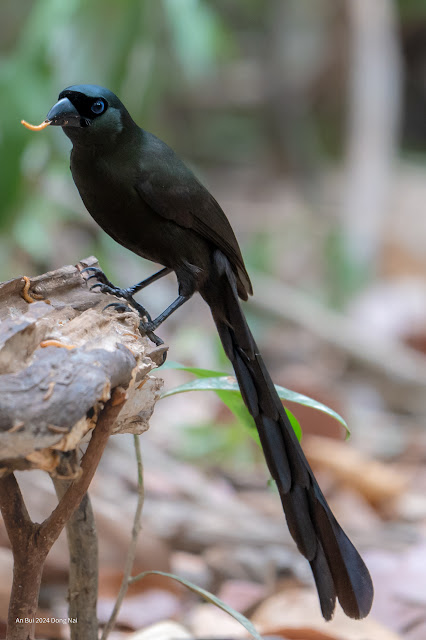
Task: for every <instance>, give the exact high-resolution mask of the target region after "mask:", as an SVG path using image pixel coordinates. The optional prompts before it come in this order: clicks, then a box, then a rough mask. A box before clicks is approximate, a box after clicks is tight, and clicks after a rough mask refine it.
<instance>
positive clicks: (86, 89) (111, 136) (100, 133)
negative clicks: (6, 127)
mask: <svg viewBox="0 0 426 640" xmlns="http://www.w3.org/2000/svg"><path fill="white" fill-rule="evenodd" d="M24 124H26V123H24ZM130 124H134V123H133V120H132V118H131V117H130V115H129V113H128V111H127V109H126V108H125V106H124V105H123V103H122V102H121V101H120V100H119V99H118V98H117V96H116V95H115V94H114V93H112V91H109V90H108V89H104V88H103V87H98V86H97V85H94V84H81V85H73V86H71V87H67V88H66V89H64V90H63V91H61V93H60V94H59V97H58V102H57V103H56V104H55V105H53V107H52V108H51V109H50V111H49V113H48V114H47V116H46V120H45V121H44V123H43V124H42V125H39V127H33V128H44V127H45V126H47V125H51V126H59V127H62V129H63V131H64V133H66V135H67V136H68V137H69V138H71V140H72V141H73V142H79V143H83V144H84V142H86V141H87V143H88V144H93V143H96V142H104V143H105V142H113V141H114V140H115V139H116V137H117V136H118V135H119V134H120V133H121V132H122V131H123V129H124V128H125V127H126V125H130Z"/></svg>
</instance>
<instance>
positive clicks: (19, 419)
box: [0, 257, 165, 477]
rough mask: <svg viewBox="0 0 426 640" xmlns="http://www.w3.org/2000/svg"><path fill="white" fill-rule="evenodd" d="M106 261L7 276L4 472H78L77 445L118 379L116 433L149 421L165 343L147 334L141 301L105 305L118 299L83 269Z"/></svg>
mask: <svg viewBox="0 0 426 640" xmlns="http://www.w3.org/2000/svg"><path fill="white" fill-rule="evenodd" d="M97 264H98V263H97V260H96V258H94V257H91V258H88V259H86V260H82V261H81V262H79V263H78V264H77V265H76V266H75V267H73V266H65V267H62V268H60V269H58V270H56V271H51V272H49V273H46V274H44V275H41V276H37V277H35V278H32V279H31V281H29V280H28V278H25V277H23V278H15V279H13V280H10V281H8V282H5V283H2V284H0V476H1V475H4V474H5V473H9V472H10V471H13V470H16V469H30V468H41V469H44V470H46V471H49V472H50V473H52V474H56V475H61V476H63V475H66V476H68V477H73V476H75V475H76V474H78V463H77V462H76V459H73V456H72V455H71V453H70V452H72V451H75V449H77V448H78V446H79V444H80V443H81V441H82V440H83V439H84V438H85V437H86V436H87V434H89V433H90V432H91V431H92V429H93V428H94V426H95V425H96V421H97V418H98V416H99V413H100V411H101V409H102V407H103V406H104V404H105V402H106V401H107V400H108V399H109V398H110V396H111V392H112V390H113V389H114V388H116V387H122V388H124V389H125V390H126V402H125V403H124V404H123V408H122V409H121V411H120V414H119V415H118V418H117V420H116V423H115V426H114V433H123V432H130V433H142V432H143V431H145V430H146V429H147V428H148V420H149V418H150V416H151V414H152V411H153V408H154V404H155V402H156V400H157V399H158V397H159V392H160V389H161V385H162V382H161V380H159V379H158V378H154V377H152V376H149V373H150V371H151V370H152V369H153V368H155V367H156V366H157V365H158V364H161V363H162V361H163V358H164V353H165V347H153V346H152V345H151V343H150V342H149V341H148V340H147V339H145V338H142V337H141V335H140V333H139V331H138V326H139V318H138V316H137V314H136V313H134V312H133V311H129V312H125V313H118V312H117V311H115V310H111V311H109V310H107V311H104V310H103V309H104V307H105V305H106V304H108V303H109V302H111V301H112V300H114V299H112V298H111V296H108V295H105V294H102V293H95V292H93V291H90V289H89V287H88V286H87V283H86V279H87V277H88V274H87V273H84V274H81V273H80V272H81V270H82V269H84V267H86V266H97ZM30 300H34V302H30Z"/></svg>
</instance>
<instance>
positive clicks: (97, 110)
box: [90, 100, 105, 116]
mask: <svg viewBox="0 0 426 640" xmlns="http://www.w3.org/2000/svg"><path fill="white" fill-rule="evenodd" d="M90 109H91V111H92V112H93V113H94V114H95V115H97V116H99V115H100V114H101V113H103V112H104V111H105V102H104V101H103V100H95V102H94V103H93V104H92V106H91V107H90Z"/></svg>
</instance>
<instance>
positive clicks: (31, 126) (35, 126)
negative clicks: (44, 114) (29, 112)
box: [21, 120, 50, 131]
mask: <svg viewBox="0 0 426 640" xmlns="http://www.w3.org/2000/svg"><path fill="white" fill-rule="evenodd" d="M21 124H23V125H24V127H25V128H26V129H29V130H30V131H41V130H42V129H45V128H46V127H48V126H49V124H50V120H45V121H44V122H42V123H41V124H30V123H29V122H26V121H25V120H21Z"/></svg>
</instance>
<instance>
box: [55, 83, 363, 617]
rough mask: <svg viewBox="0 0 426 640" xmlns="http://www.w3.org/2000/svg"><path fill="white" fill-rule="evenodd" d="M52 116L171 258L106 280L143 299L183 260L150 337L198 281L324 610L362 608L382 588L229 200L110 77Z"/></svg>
mask: <svg viewBox="0 0 426 640" xmlns="http://www.w3.org/2000/svg"><path fill="white" fill-rule="evenodd" d="M47 123H49V124H50V125H57V126H60V127H62V129H63V131H64V133H65V134H66V135H67V136H68V137H69V138H70V140H71V142H72V144H73V148H72V151H71V172H72V175H73V178H74V182H75V184H76V186H77V189H78V191H79V192H80V196H81V198H82V200H83V202H84V204H85V206H86V208H87V210H88V211H89V213H90V215H91V216H92V217H93V218H94V219H95V220H96V222H97V223H98V224H99V225H100V226H101V227H102V229H104V231H106V233H108V234H109V235H110V236H111V237H112V238H114V240H116V241H117V242H119V243H120V244H121V245H123V246H124V247H126V248H127V249H130V250H131V251H133V252H134V253H136V254H138V255H139V256H142V257H143V258H146V259H148V260H152V261H153V262H156V263H159V264H161V265H163V266H164V268H163V269H162V270H161V271H160V272H158V273H157V274H155V275H154V276H152V277H151V278H148V279H147V280H146V281H143V282H141V283H138V284H137V285H135V286H134V287H130V288H129V289H125V290H120V289H118V288H115V287H114V286H113V285H112V284H111V283H110V282H109V281H108V280H107V279H106V278H103V277H102V274H97V275H98V277H99V279H100V283H99V284H100V286H101V288H102V290H104V291H109V292H111V293H113V294H115V295H118V296H121V297H126V298H127V300H128V301H129V303H130V304H132V305H133V306H136V308H138V305H137V303H134V301H133V298H132V295H133V293H135V292H136V291H138V290H140V289H142V288H143V287H144V286H146V285H147V284H150V283H151V282H153V281H154V280H156V279H158V278H159V277H161V276H163V275H165V274H166V273H169V272H170V271H174V272H175V274H176V276H177V280H178V284H179V296H178V297H177V299H176V300H175V301H174V303H172V304H171V305H170V307H168V309H166V311H164V312H163V313H162V314H161V315H160V316H158V318H156V319H154V320H152V319H151V318H150V316H149V315H148V316H147V317H148V322H146V321H142V323H141V326H142V329H143V330H144V331H145V332H146V333H148V335H150V336H151V337H153V339H155V335H154V334H153V333H152V332H153V331H155V329H156V328H157V327H158V326H159V325H160V324H161V322H163V321H164V320H165V319H166V318H167V317H168V316H169V315H170V313H172V312H173V311H174V310H175V309H177V308H178V307H179V306H180V305H181V304H183V303H184V302H186V301H187V300H188V299H189V298H190V297H191V296H192V294H193V293H195V292H196V291H198V293H200V294H201V296H202V297H203V298H204V300H205V301H206V302H207V304H208V305H209V307H210V310H211V313H212V316H213V320H214V322H215V324H216V327H217V331H218V333H219V336H220V339H221V341H222V344H223V347H224V349H225V352H226V355H227V356H228V358H229V359H230V361H231V363H232V366H233V368H234V371H235V375H236V378H237V380H238V384H239V386H240V389H241V394H242V397H243V399H244V402H245V404H246V405H247V408H248V410H249V411H250V413H251V415H252V416H253V418H254V421H255V423H256V426H257V429H258V431H259V436H260V441H261V443H262V447H263V451H264V454H265V458H266V462H267V464H268V467H269V470H270V472H271V475H272V477H273V478H274V480H275V481H276V483H277V486H278V490H279V494H280V498H281V502H282V505H283V508H284V513H285V515H286V519H287V524H288V527H289V529H290V532H291V535H292V536H293V538H294V540H295V542H296V544H297V547H298V549H299V551H300V553H302V554H303V555H304V556H305V558H307V560H308V561H309V562H310V565H311V569H312V573H313V576H314V579H315V582H316V587H317V590H318V595H319V599H320V604H321V610H322V614H323V616H324V618H325V619H326V620H329V619H330V618H331V617H332V615H333V612H334V609H335V603H336V597H337V598H338V599H339V602H340V604H341V606H342V608H343V610H344V611H345V613H346V614H347V615H348V616H350V617H351V618H363V617H365V616H366V615H367V614H368V613H369V611H370V608H371V604H372V600H373V585H372V582H371V578H370V575H369V573H368V570H367V568H366V566H365V564H364V562H363V560H362V559H361V557H360V555H359V554H358V552H357V550H356V549H355V547H354V546H353V544H352V543H351V541H350V540H349V538H348V537H347V536H346V534H345V533H344V531H343V530H342V528H341V527H340V525H339V523H338V522H337V520H336V518H335V517H334V515H333V513H332V511H331V510H330V508H329V506H328V504H327V502H326V500H325V498H324V496H323V494H322V492H321V489H320V488H319V486H318V483H317V481H316V479H315V477H314V474H313V472H312V470H311V468H310V466H309V464H308V462H307V460H306V458H305V456H304V454H303V451H302V449H301V447H300V445H299V442H298V440H297V438H296V436H295V434H294V432H293V429H292V427H291V425H290V422H289V420H288V417H287V415H286V413H285V410H284V408H283V406H282V403H281V400H280V399H279V397H278V395H277V393H276V391H275V389H274V385H273V383H272V380H271V378H270V376H269V373H268V371H267V369H266V367H265V365H264V362H263V360H262V357H261V355H260V353H259V350H258V348H257V346H256V343H255V341H254V339H253V336H252V334H251V332H250V329H249V327H248V325H247V322H246V319H245V317H244V314H243V312H242V310H241V307H240V304H239V300H238V299H239V298H241V299H242V300H247V298H248V296H249V294H252V286H251V283H250V278H249V276H248V274H247V271H246V268H245V266H244V261H243V258H242V255H241V251H240V248H239V246H238V243H237V240H236V238H235V235H234V232H233V230H232V228H231V225H230V224H229V222H228V219H227V218H226V216H225V214H224V212H223V211H222V209H221V207H220V206H219V204H218V203H217V202H216V200H215V199H214V197H213V196H212V195H211V194H210V193H209V192H208V191H207V189H206V188H205V187H204V186H203V185H202V184H201V183H200V182H199V181H198V179H197V178H196V177H195V175H194V174H193V173H192V172H191V171H190V170H189V169H188V167H186V166H185V164H184V163H183V162H182V160H180V158H179V157H178V156H177V155H176V154H175V153H174V151H173V150H172V149H171V148H170V147H168V146H167V144H165V143H164V142H162V141H161V140H159V139H158V138H156V137H155V136H154V135H153V134H152V133H148V132H147V131H144V130H143V129H141V128H139V127H138V126H137V125H136V124H135V122H134V121H133V120H132V118H131V116H130V114H129V113H128V111H127V109H126V108H125V107H124V105H123V104H122V103H121V102H120V100H119V99H118V98H117V96H115V95H114V94H113V93H112V92H111V91H108V90H107V89H104V88H102V87H98V86H95V85H75V86H72V87H68V88H67V89H65V90H64V91H62V92H61V93H60V94H59V99H58V102H57V103H56V104H55V105H54V106H53V107H52V109H51V110H50V111H49V113H48V114H47V119H46V124H47ZM139 310H140V311H141V316H143V314H144V312H145V310H144V309H143V308H142V309H141V308H139ZM145 313H146V312H145Z"/></svg>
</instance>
